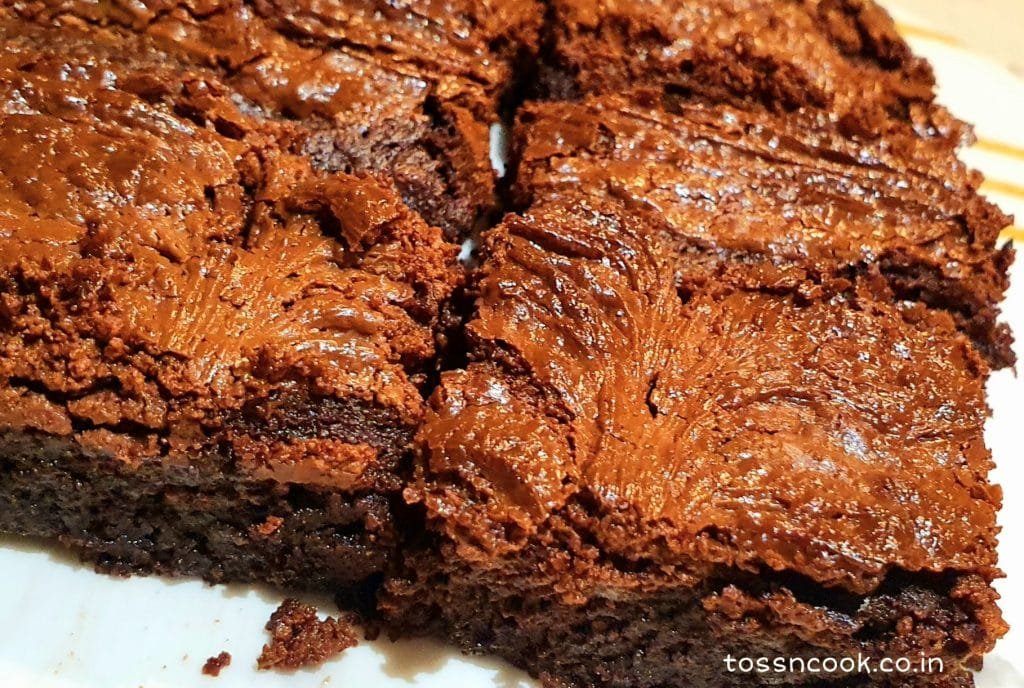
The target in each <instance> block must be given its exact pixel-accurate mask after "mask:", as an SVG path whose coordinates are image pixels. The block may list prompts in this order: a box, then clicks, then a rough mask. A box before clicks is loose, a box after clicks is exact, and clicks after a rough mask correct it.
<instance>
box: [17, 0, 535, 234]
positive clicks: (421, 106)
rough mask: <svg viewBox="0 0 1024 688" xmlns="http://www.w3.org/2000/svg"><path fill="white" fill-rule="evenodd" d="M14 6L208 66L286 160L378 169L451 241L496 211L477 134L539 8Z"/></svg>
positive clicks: (272, 1)
mask: <svg viewBox="0 0 1024 688" xmlns="http://www.w3.org/2000/svg"><path fill="white" fill-rule="evenodd" d="M19 7H20V8H21V10H20V14H21V15H22V16H24V17H27V18H28V19H30V20H31V21H33V22H35V23H37V24H40V25H43V26H46V27H48V28H51V29H53V28H56V29H57V30H63V27H66V26H69V25H75V24H77V23H79V22H86V23H88V24H90V25H99V26H104V27H107V29H108V30H109V32H110V34H111V40H116V41H126V42H127V44H126V48H127V49H131V48H130V46H131V45H132V42H133V41H135V40H136V38H135V36H136V35H137V34H143V35H145V36H146V37H147V38H148V39H150V40H149V42H148V43H147V44H146V45H144V46H139V49H138V50H139V52H140V53H142V54H144V55H147V56H149V57H150V59H152V60H153V61H154V62H159V57H160V56H158V55H156V54H154V53H155V52H157V51H159V52H162V53H164V56H163V57H164V61H165V62H166V61H167V60H171V61H184V62H186V63H187V62H191V63H194V64H196V65H203V66H208V67H211V68H214V69H216V71H217V72H218V73H219V74H220V75H221V80H222V81H223V86H224V87H225V88H228V89H230V90H231V91H232V99H233V100H234V101H235V102H237V103H239V105H240V106H241V107H242V108H243V109H245V110H246V111H247V113H248V114H250V115H251V116H254V117H257V118H267V119H280V120H286V121H288V122H291V123H293V124H294V125H295V129H296V134H297V135H296V137H295V140H294V141H293V142H292V143H291V149H292V152H295V153H297V154H300V155H303V156H305V157H308V158H310V159H311V160H312V162H313V165H314V166H315V167H316V168H318V169H321V170H325V171H342V172H348V173H352V172H367V171H368V172H376V173H383V174H386V175H388V176H389V177H390V178H391V179H392V180H393V182H394V183H395V184H396V186H397V187H398V189H399V191H400V193H401V195H402V198H403V199H404V200H405V201H406V203H407V204H408V205H409V206H410V207H411V208H413V209H414V210H416V211H418V212H419V213H421V214H422V215H423V217H424V219H425V220H426V221H427V222H428V223H429V224H433V225H439V226H441V227H443V228H444V229H445V230H446V232H447V233H448V235H449V237H451V238H456V237H461V236H463V235H465V234H468V233H469V232H470V231H471V230H472V229H473V228H474V227H475V226H476V225H477V224H479V223H481V222H486V221H487V220H488V218H489V216H490V215H491V214H492V213H493V212H494V207H495V197H494V172H493V171H492V165H491V160H490V148H489V145H490V144H489V127H490V126H491V125H492V124H493V123H496V122H498V121H500V120H501V117H502V112H501V111H502V107H503V102H504V100H505V99H506V98H508V97H509V94H510V93H512V92H513V91H515V89H516V88H517V83H518V80H517V72H516V71H515V69H514V65H513V62H514V61H523V60H528V59H530V57H531V55H532V54H533V52H535V50H536V43H537V40H538V38H537V33H538V31H539V24H540V20H541V17H542V14H543V13H542V11H541V10H540V9H539V7H538V5H537V4H536V3H535V2H534V1H533V0H446V1H445V2H442V3H435V2H425V1H422V0H417V1H414V2H411V3H401V4H396V3H391V2H384V1H383V0H380V1H378V2H373V1H363V0H327V1H319V0H317V1H313V0H300V1H299V2H294V1H292V0H288V1H287V2H286V1H284V0H258V1H257V2H242V0H204V1H202V2H194V1H186V0H177V1H175V0H140V1H139V2H132V3H93V2H84V1H82V0H41V1H39V2H25V3H19ZM22 30H23V29H22V28H21V27H18V28H17V29H15V28H14V27H12V26H10V25H9V28H8V32H7V33H8V35H9V36H10V37H11V38H12V39H14V38H15V37H16V36H17V35H18V34H19V33H21V31H22ZM30 49H31V48H30ZM153 88H158V87H157V86H156V85H155V84H154V85H153ZM186 114H191V115H193V116H194V117H202V116H203V115H204V114H205V113H202V112H197V113H186ZM213 123H214V124H215V125H217V124H219V122H218V121H217V120H214V121H213ZM222 126H230V124H226V125H222Z"/></svg>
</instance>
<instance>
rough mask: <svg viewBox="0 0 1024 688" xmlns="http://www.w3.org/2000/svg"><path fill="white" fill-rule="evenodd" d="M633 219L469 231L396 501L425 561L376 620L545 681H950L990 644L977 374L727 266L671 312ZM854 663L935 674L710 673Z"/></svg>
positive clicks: (965, 352)
mask: <svg viewBox="0 0 1024 688" xmlns="http://www.w3.org/2000/svg"><path fill="white" fill-rule="evenodd" d="M649 221H651V220H650V218H649V217H648V216H647V215H645V214H644V213H637V212H628V211H627V212H623V210H622V208H621V206H619V205H618V204H615V203H611V202H602V201H600V200H596V199H591V198H587V197H583V196H581V197H579V198H577V199H575V201H574V202H573V201H570V200H568V199H565V200H558V201H551V202H547V203H541V204H539V205H537V206H534V207H532V208H531V209H530V210H529V211H528V212H527V213H525V214H524V215H522V216H518V215H513V216H509V217H508V218H507V219H506V220H505V221H504V223H503V224H502V225H500V226H499V227H498V228H496V229H494V230H492V231H491V232H489V233H488V234H487V235H486V238H485V242H484V246H483V254H484V255H483V262H482V267H481V268H480V274H479V276H478V281H477V286H476V287H475V290H476V292H477V293H478V297H477V299H476V310H475V315H474V317H473V319H472V320H470V322H469V323H468V324H467V326H466V329H467V338H468V341H469V343H470V351H469V357H470V361H471V362H470V363H469V365H468V366H467V367H466V368H465V369H463V370H458V371H450V372H446V373H444V375H443V378H442V383H441V385H440V387H439V388H438V390H437V391H435V393H434V395H433V396H432V398H431V400H430V410H429V412H428V413H427V416H426V419H425V421H424V425H423V427H422V429H421V430H420V434H419V442H420V445H421V451H422V458H421V461H420V462H419V465H418V470H419V473H418V480H417V483H416V484H415V485H414V486H413V487H411V488H410V489H409V490H408V491H407V496H408V498H409V499H410V501H411V502H413V503H415V504H418V505H419V506H420V508H422V509H423V510H424V512H425V515H426V518H427V519H428V521H429V523H430V525H431V527H432V529H433V532H434V533H435V534H436V537H437V540H436V542H434V543H433V544H432V545H431V547H432V548H434V549H432V550H431V549H425V550H424V551H423V552H422V553H421V554H419V555H417V554H415V553H410V555H409V556H410V559H409V563H408V568H407V571H406V573H405V575H404V577H396V578H395V579H394V580H392V581H390V582H389V583H388V584H387V586H388V587H387V590H388V593H387V596H386V597H385V598H384V599H383V601H382V608H383V609H384V611H385V613H386V614H389V615H391V617H392V619H393V623H394V624H396V625H397V626H398V627H400V628H402V629H404V630H405V631H406V632H408V630H409V629H411V628H415V629H420V630H421V631H422V632H427V633H440V634H443V635H445V636H446V637H449V638H452V639H453V640H454V641H455V642H456V643H458V644H459V645H460V646H461V647H462V648H464V649H466V650H469V651H474V650H477V649H480V648H483V649H487V650H488V651H490V652H496V653H498V654H500V655H502V656H504V657H506V658H507V659H509V660H510V661H512V662H513V663H515V664H517V665H519V666H523V667H526V668H527V669H529V670H530V671H531V672H533V673H534V674H537V675H540V676H543V677H546V678H547V679H548V680H549V682H550V683H551V685H571V686H592V687H598V686H600V687H606V686H607V687H611V686H623V687H625V686H628V687H629V688H646V687H654V686H657V687H659V688H662V687H665V688H667V687H668V686H683V685H685V686H693V687H694V688H699V687H703V686H737V687H738V686H751V685H798V684H799V685H810V684H807V683H805V682H806V681H809V680H812V679H813V680H816V681H818V682H815V683H813V685H816V686H819V685H820V686H826V685H827V686H862V685H863V686H867V685H899V686H969V685H973V684H972V683H971V679H970V678H969V673H968V671H967V670H968V668H970V667H975V666H977V665H978V663H979V662H980V657H981V656H982V654H984V653H985V652H987V651H988V650H990V649H991V647H992V646H993V644H994V642H995V640H996V639H997V638H998V637H999V636H1000V635H1002V633H1003V632H1004V631H1005V625H1004V624H1003V622H1002V620H1001V618H1000V613H999V611H998V609H997V607H996V606H995V600H996V598H997V595H996V593H995V592H994V590H993V589H992V588H991V586H990V584H991V582H992V580H993V579H994V578H995V577H997V576H998V575H999V572H998V570H997V568H996V551H995V546H996V532H997V528H996V524H995V513H996V510H997V509H998V507H999V503H1000V498H1001V495H1000V491H999V489H998V488H997V487H994V486H992V485H991V484H989V482H988V479H987V473H988V471H989V468H990V466H991V461H990V456H989V452H988V450H987V449H986V447H985V444H984V440H983V436H982V431H983V424H984V421H985V418H986V415H987V409H986V406H985V402H984V382H985V378H986V375H987V370H988V369H987V366H986V363H985V362H984V360H983V359H982V358H981V357H980V356H979V355H978V353H977V352H976V351H975V349H974V348H973V346H972V345H971V343H970V342H969V340H967V339H966V338H965V337H963V336H962V335H961V334H959V333H958V332H957V330H956V328H955V326H954V323H953V322H952V320H951V318H949V317H948V315H946V314H944V313H941V312H932V311H929V310H928V309H926V308H924V307H921V306H918V307H916V308H915V309H913V311H914V313H913V316H914V317H908V313H907V312H901V311H900V310H899V309H897V308H896V307H894V306H893V305H892V304H891V303H889V302H888V301H887V300H885V299H877V298H876V297H875V296H874V290H875V288H876V287H875V285H873V284H872V282H871V280H869V279H864V280H861V281H859V282H857V283H855V284H852V285H851V287H850V289H849V290H847V291H845V292H841V293H835V294H833V295H831V296H821V295H817V294H816V293H815V292H814V290H803V291H801V290H799V289H795V290H793V291H788V290H784V289H780V288H777V287H776V288H772V289H763V288H750V287H748V286H747V283H748V280H747V279H746V275H745V274H744V273H745V272H746V271H747V268H746V267H745V266H742V265H739V264H738V265H736V266H734V268H733V273H735V274H729V273H724V274H722V275H721V277H720V279H719V280H718V281H717V282H715V283H714V284H709V285H707V286H705V287H703V288H700V289H697V290H695V291H692V292H686V293H684V292H681V291H680V290H678V289H677V287H676V280H675V275H676V272H677V271H678V270H679V269H680V267H681V266H680V264H681V262H682V260H681V258H680V256H679V253H678V251H676V249H675V246H674V245H673V244H672V243H671V242H667V241H662V240H659V239H656V238H652V237H656V236H657V235H655V234H654V233H653V232H652V230H651V228H650V227H648V226H645V225H646V223H648V222H649ZM883 287H884V285H883ZM859 654H860V655H863V656H864V657H867V658H873V659H874V660H878V659H880V658H883V657H904V656H906V657H914V658H918V657H920V656H924V657H936V658H941V659H942V660H943V662H944V667H945V671H944V673H942V674H941V675H939V674H928V675H921V676H913V677H898V680H897V678H894V677H892V676H885V675H881V674H878V675H864V674H855V673H837V674H834V675H831V676H827V677H822V676H817V677H816V676H809V675H806V674H800V673H778V674H776V673H769V674H750V673H746V674H741V673H729V672H728V671H727V669H726V664H725V660H726V658H727V657H729V656H732V657H734V658H736V657H759V656H769V657H774V656H783V657H801V658H805V659H809V658H814V657H817V658H824V657H840V658H841V657H857V656H858V655H859ZM887 681H892V682H891V683H889V682H887Z"/></svg>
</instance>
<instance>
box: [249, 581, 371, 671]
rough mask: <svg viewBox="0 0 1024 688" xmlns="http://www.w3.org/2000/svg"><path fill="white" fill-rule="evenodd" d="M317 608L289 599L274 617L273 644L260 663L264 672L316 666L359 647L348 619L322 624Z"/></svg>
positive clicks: (271, 622) (271, 626) (270, 624)
mask: <svg viewBox="0 0 1024 688" xmlns="http://www.w3.org/2000/svg"><path fill="white" fill-rule="evenodd" d="M316 611H317V610H316V607H313V606H310V605H308V604H302V603H301V602H299V601H298V600H294V599H287V600H285V601H284V602H282V603H281V606H280V607H278V608H277V610H276V611H275V612H274V613H273V614H271V615H270V620H269V621H268V622H267V626H266V628H267V630H268V631H270V642H269V643H268V644H266V645H264V646H263V652H262V653H260V656H259V659H258V660H256V663H257V666H258V667H259V668H260V669H261V670H264V671H265V670H268V669H278V668H280V669H300V668H302V667H308V666H315V665H317V664H322V663H323V662H324V661H326V660H328V659H330V658H331V657H334V656H336V655H339V654H341V653H342V652H344V651H345V650H347V649H348V648H350V647H355V645H356V643H357V642H358V641H357V640H356V635H355V632H354V629H353V628H352V625H351V623H350V622H349V621H348V620H345V619H334V618H331V617H327V618H326V619H324V620H322V621H321V620H320V619H319V618H318V617H317V615H316Z"/></svg>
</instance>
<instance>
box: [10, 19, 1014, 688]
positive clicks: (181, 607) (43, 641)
mask: <svg viewBox="0 0 1024 688" xmlns="http://www.w3.org/2000/svg"><path fill="white" fill-rule="evenodd" d="M898 18H899V19H901V20H905V21H906V22H907V23H908V24H911V25H912V22H913V19H912V18H907V17H902V16H900V17H898ZM908 33H910V34H911V42H912V44H913V46H914V48H915V50H917V51H918V52H919V53H921V54H923V55H925V56H927V57H928V58H929V59H931V61H932V63H933V65H934V66H935V71H936V74H937V75H938V78H939V82H940V98H941V100H942V101H943V102H944V103H945V104H946V105H948V106H949V108H950V109H951V110H952V111H953V112H954V113H955V114H957V115H958V116H959V117H961V118H963V119H965V120H967V121H970V122H973V123H975V125H976V129H977V132H978V135H979V140H980V144H979V146H976V147H975V148H974V149H972V150H970V151H967V152H966V153H965V158H966V159H967V161H968V162H969V163H970V164H972V165H974V166H976V167H978V168H980V169H982V170H983V171H985V173H986V174H987V175H988V177H989V178H990V180H991V181H990V182H989V184H988V185H987V187H986V191H987V192H988V193H989V195H990V196H991V197H992V198H993V199H995V200H996V201H998V202H999V203H1000V204H1001V205H1002V206H1003V207H1004V208H1005V209H1006V210H1008V211H1010V212H1014V213H1016V215H1017V217H1018V218H1020V220H1021V221H1022V222H1024V128H1022V127H1021V126H1020V116H1021V113H1024V82H1022V81H1021V80H1020V79H1018V78H1017V77H1015V76H1013V75H1012V74H1011V73H1010V72H1009V71H1007V70H1005V69H1003V68H1001V67H999V66H998V65H995V64H994V63H992V62H990V61H988V60H986V59H983V58H979V57H977V56H975V55H972V54H970V53H969V52H967V51H965V50H963V49H962V48H960V47H958V46H956V45H955V44H953V43H951V42H950V41H949V40H947V39H945V38H944V37H943V36H941V35H931V36H930V35H928V33H927V32H923V31H922V32H908ZM1010 235H1014V232H1010V233H1008V236H1010ZM1016 235H1017V236H1019V238H1020V239H1022V240H1024V232H1016ZM1004 312H1005V317H1006V320H1007V321H1008V322H1010V323H1011V325H1012V326H1013V327H1014V329H1015V330H1016V332H1017V333H1018V336H1020V337H1021V338H1024V259H1022V262H1021V263H1019V264H1018V265H1017V266H1016V267H1015V268H1014V270H1013V286H1012V287H1011V290H1010V294H1009V296H1008V299H1007V302H1006V304H1005V306H1004ZM1017 353H1018V356H1019V357H1020V358H1021V359H1022V360H1024V347H1022V346H1020V345H1018V347H1017ZM989 389H990V398H989V403H990V405H991V406H992V408H993V412H994V413H993V417H992V420H991V421H990V423H989V425H988V427H987V437H988V441H989V444H990V446H991V448H992V450H993V452H994V455H995V459H996V463H997V469H996V471H995V473H994V475H993V479H994V480H995V481H996V482H999V483H1001V484H1002V485H1003V487H1004V491H1005V507H1004V509H1003V511H1002V513H1001V514H1000V522H1001V523H1002V524H1003V526H1004V528H1005V530H1004V533H1003V535H1002V538H1001V544H1000V554H1001V565H1002V567H1003V569H1004V570H1005V571H1006V572H1007V578H1006V579H1005V580H1002V581H1000V582H999V583H998V586H997V587H998V588H999V590H1000V592H1001V593H1002V595H1003V601H1002V607H1003V610H1004V612H1005V615H1006V618H1007V620H1008V621H1009V622H1010V624H1011V625H1012V626H1013V629H1012V630H1011V631H1010V633H1009V634H1008V635H1007V636H1006V638H1004V639H1003V640H1002V641H1000V643H999V645H998V647H997V648H996V650H995V652H994V653H993V654H992V655H991V656H990V657H989V658H988V659H987V660H986V665H985V670H984V671H983V672H981V673H980V674H979V676H978V688H1012V687H1014V686H1024V463H1022V462H1021V461H1020V460H1019V454H1020V445H1021V444H1022V442H1024V436H1022V428H1021V427H1020V419H1019V410H1020V409H1021V408H1024V379H1021V378H1017V377H1015V376H1014V374H1013V373H1012V372H1010V371H1003V372H1001V373H999V374H997V375H995V376H993V378H992V380H991V383H990V385H989ZM0 572H2V573H0V583H2V585H0V619H2V620H3V623H0V686H3V687H4V688H30V687H31V688H136V687H139V686H145V688H183V687H185V686H206V685H209V686H211V688H234V687H236V686H237V687H239V688H277V687H281V688H283V687H285V686H287V688H314V687H317V688H320V687H330V686H336V687H338V688H341V687H342V686H368V685H372V686H375V687H377V688H450V687H451V686H459V687H460V688H532V687H535V686H536V685H537V684H536V683H535V682H532V681H530V680H529V679H528V678H527V677H526V676H525V675H524V674H522V673H520V672H518V671H515V670H513V669H510V668H508V667H507V666H506V665H504V664H502V663H501V662H498V661H495V660H487V659H476V658H467V657H463V656H461V655H459V654H458V653H456V652H453V651H452V650H450V649H448V648H444V647H442V646H439V645H435V644H432V643H426V642H403V643H397V644H392V643H389V642H387V641H383V640H382V641H377V642H372V643H371V642H363V643H361V644H360V645H359V646H358V647H356V648H354V649H352V650H349V651H348V652H346V653H345V654H344V655H343V656H342V657H340V658H338V659H336V660H334V661H331V662H329V663H327V664H325V665H324V666H322V667H320V668H319V669H317V670H315V671H300V672H296V673H292V674H286V673H276V672H258V671H256V670H255V664H256V657H257V655H258V654H259V652H260V649H261V647H262V645H263V643H264V642H265V641H266V634H265V633H264V631H263V630H262V629H263V624H264V623H266V620H267V618H268V617H269V616H270V613H271V612H272V611H273V610H274V609H275V608H276V606H277V604H278V603H279V602H280V600H281V599H282V597H283V593H281V592H280V591H274V590H269V589H262V588H257V587H250V586H245V587H243V586H219V587H210V586H206V585H204V584H203V583H200V582H197V581H178V580H165V579H159V578H132V579H116V578H110V577H107V576H100V575H96V574H94V573H92V571H91V570H90V569H88V568H86V567H82V566H80V565H78V564H77V563H76V562H75V561H74V560H72V559H70V558H69V557H68V556H67V555H66V554H64V553H63V552H60V551H56V550H52V549H48V548H46V547H44V546H40V545H38V544H35V543H29V542H24V541H15V540H0ZM314 602H319V603H320V606H321V608H322V609H325V610H330V609H332V608H333V605H331V604H330V602H329V600H319V601H314ZM222 650H226V651H228V652H230V653H231V655H232V662H231V665H230V666H228V667H227V668H225V669H224V670H223V672H222V673H221V675H220V677H219V678H217V679H212V678H208V677H205V676H203V675H202V674H201V673H200V670H201V668H202V666H203V663H204V662H205V661H206V658H207V657H210V656H213V655H216V654H217V653H219V652H220V651H222Z"/></svg>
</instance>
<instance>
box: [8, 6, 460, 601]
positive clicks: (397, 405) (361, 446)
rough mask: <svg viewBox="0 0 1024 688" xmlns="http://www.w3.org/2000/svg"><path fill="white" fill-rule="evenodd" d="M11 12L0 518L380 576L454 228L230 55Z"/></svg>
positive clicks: (274, 563) (122, 565)
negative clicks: (267, 89) (201, 53)
mask: <svg viewBox="0 0 1024 688" xmlns="http://www.w3.org/2000/svg"><path fill="white" fill-rule="evenodd" d="M5 18H6V19H7V23H5V24H4V27H5V30H6V31H8V32H9V33H7V34H6V37H7V38H6V40H5V41H4V42H3V48H2V54H0V84H2V88H3V93H2V97H3V100H4V102H5V104H6V107H5V109H4V114H3V115H2V118H3V126H2V127H0V145H2V147H3V150H4V154H3V155H2V156H0V397H2V399H0V402H2V403H0V530H3V531H5V532H12V533H18V534H23V535H34V536H46V537H55V538H59V539H60V540H61V541H62V542H64V543H65V544H68V545H70V546H72V547H74V548H75V549H77V550H78V551H80V552H81V553H82V554H83V556H84V557H85V558H87V559H89V560H92V561H94V562H96V563H97V564H98V565H99V566H101V567H102V568H105V569H115V570H131V571H136V570H138V571H158V572H173V573H185V574H195V575H201V576H203V577H205V578H207V579H209V580H251V579H259V580H264V581H269V582H272V583H278V584H288V585H293V586H300V587H328V586H329V587H332V588H334V587H336V588H338V589H348V590H352V589H359V587H360V586H361V585H362V584H363V583H364V582H372V581H374V580H375V579H376V578H378V577H379V576H380V574H381V573H382V572H383V571H384V570H385V568H386V567H387V565H388V562H389V561H390V560H391V558H392V556H393V554H394V550H395V547H396V546H397V543H398V539H399V532H398V530H397V527H396V524H395V522H394V514H393V513H392V511H393V506H394V505H395V503H396V502H398V501H400V498H399V493H400V490H401V489H402V486H403V480H404V473H403V472H405V471H407V470H408V463H409V449H410V444H411V439H412V437H413V434H414V432H415V430H416V428H417V427H418V424H419V422H420V419H421V417H422V414H423V410H424V402H423V396H422V394H423V388H424V387H425V385H426V383H427V381H428V380H429V379H430V377H431V376H433V375H434V374H435V366H436V359H437V350H438V346H437V341H438V338H439V337H440V336H441V335H442V334H443V329H444V327H445V322H444V319H445V316H444V313H443V308H442V304H443V303H445V302H446V301H447V299H448V297H449V296H450V295H451V293H452V291H453V290H454V289H455V288H456V287H457V285H458V284H459V283H460V282H461V280H462V270H461V268H460V267H459V266H458V264H457V261H456V256H457V251H458V247H457V246H456V245H455V244H452V243H449V242H448V241H446V240H445V239H444V237H443V234H442V232H441V230H440V229H438V228H433V227H430V226H428V225H427V224H426V223H425V222H424V221H423V220H422V219H420V218H419V216H417V215H416V214H415V213H413V212H412V211H410V210H409V209H408V208H407V207H406V206H405V205H404V204H403V203H402V202H401V199H400V198H399V196H398V195H397V193H396V192H395V191H394V189H393V188H392V187H391V186H390V184H389V183H388V182H385V181H382V180H378V179H376V178H374V177H370V176H365V175H358V176H357V175H348V174H344V173H340V172H329V171H324V170H322V169H320V168H319V167H318V166H316V165H314V164H311V162H310V160H309V159H308V158H304V157H301V156H298V155H296V154H295V153H294V152H293V151H292V150H291V147H290V143H291V141H292V140H293V135H294V130H293V128H292V127H291V125H290V124H289V123H287V122H285V123H279V122H277V121H274V120H267V119H263V118H261V117H259V116H257V115H254V114H252V113H250V112H247V111H246V108H245V106H244V104H240V103H239V101H238V100H237V99H236V98H235V97H234V94H233V92H232V91H231V90H230V89H229V88H227V87H226V86H225V85H224V83H223V81H222V80H221V78H220V76H219V74H218V73H217V72H216V71H214V70H210V69H204V68H199V67H196V66H190V65H189V64H187V63H183V62H180V61H179V62H175V61H174V60H173V59H168V56H167V55H164V54H161V53H159V52H157V51H152V50H150V51H147V50H146V48H147V47H148V46H150V43H149V39H148V38H146V37H137V38H136V42H135V43H133V44H131V46H129V47H130V48H138V52H136V51H135V50H132V49H126V46H125V44H124V42H123V40H122V39H123V37H124V35H123V33H122V32H121V30H120V29H117V30H113V31H111V30H108V29H104V28H95V27H92V26H90V25H88V24H86V23H82V22H78V21H73V22H70V23H64V24H62V27H61V29H60V30H59V31H51V30H43V29H38V28H33V27H32V26H30V25H28V24H25V23H22V22H19V21H18V20H16V19H12V18H11V17H10V16H9V15H7V16H6V17H5ZM15 32H16V33H15Z"/></svg>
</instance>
